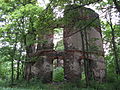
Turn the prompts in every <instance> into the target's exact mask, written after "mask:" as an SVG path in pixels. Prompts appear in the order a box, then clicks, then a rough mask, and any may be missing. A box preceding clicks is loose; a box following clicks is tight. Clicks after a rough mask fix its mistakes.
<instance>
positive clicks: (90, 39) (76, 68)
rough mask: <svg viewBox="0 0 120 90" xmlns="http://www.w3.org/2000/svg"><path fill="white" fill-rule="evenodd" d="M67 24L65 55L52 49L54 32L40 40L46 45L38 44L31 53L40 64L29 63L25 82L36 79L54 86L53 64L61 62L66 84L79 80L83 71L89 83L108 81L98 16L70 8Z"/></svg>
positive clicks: (65, 14) (66, 11)
mask: <svg viewBox="0 0 120 90" xmlns="http://www.w3.org/2000/svg"><path fill="white" fill-rule="evenodd" d="M64 22H65V23H64V30H63V42H64V47H65V49H64V51H55V50H54V49H53V47H54V44H53V39H54V37H53V35H54V33H53V32H52V34H51V33H49V34H45V35H44V37H39V38H40V39H43V40H46V41H47V42H46V43H44V44H38V45H37V49H36V51H35V52H28V57H29V58H33V57H36V56H37V58H36V59H37V60H36V61H33V62H27V63H26V65H25V78H26V79H27V80H29V79H30V78H31V77H33V76H35V77H38V78H40V79H41V80H42V81H43V82H51V81H52V73H53V60H54V59H59V60H60V59H62V60H63V61H64V78H65V79H66V80H67V81H70V82H73V81H77V80H80V79H81V75H82V72H83V68H84V72H85V71H86V72H85V73H86V74H87V75H88V79H89V80H90V79H91V78H94V79H95V80H96V81H100V82H102V81H103V80H104V78H105V61H104V51H103V43H102V37H101V28H100V20H99V15H98V14H97V13H96V12H95V11H93V10H91V9H89V8H86V7H79V6H77V5H68V6H66V8H65V11H64ZM29 49H30V48H29Z"/></svg>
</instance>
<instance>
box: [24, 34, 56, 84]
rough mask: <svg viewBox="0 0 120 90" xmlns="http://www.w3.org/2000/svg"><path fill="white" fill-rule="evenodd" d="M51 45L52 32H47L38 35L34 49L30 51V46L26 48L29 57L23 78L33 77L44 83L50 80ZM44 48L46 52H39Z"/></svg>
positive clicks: (51, 64)
mask: <svg viewBox="0 0 120 90" xmlns="http://www.w3.org/2000/svg"><path fill="white" fill-rule="evenodd" d="M41 41H42V42H41ZM53 47H54V44H53V32H47V33H45V34H43V35H41V36H39V37H38V44H37V48H36V51H31V48H29V49H28V50H27V52H28V57H29V60H28V62H26V65H25V78H26V79H27V80H29V79H31V78H33V77H35V78H38V79H40V80H42V82H45V83H46V82H51V81H52V71H53V68H52V67H53V58H51V51H52V50H53ZM44 50H45V51H46V52H42V53H40V54H39V52H41V51H44Z"/></svg>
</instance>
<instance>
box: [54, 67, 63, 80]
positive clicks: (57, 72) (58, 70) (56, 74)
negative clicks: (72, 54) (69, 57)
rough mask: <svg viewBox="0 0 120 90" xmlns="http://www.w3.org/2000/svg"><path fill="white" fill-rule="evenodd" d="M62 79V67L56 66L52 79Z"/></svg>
mask: <svg viewBox="0 0 120 90" xmlns="http://www.w3.org/2000/svg"><path fill="white" fill-rule="evenodd" d="M63 80H64V69H63V67H57V68H56V69H54V71H53V81H55V82H60V81H63Z"/></svg>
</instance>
